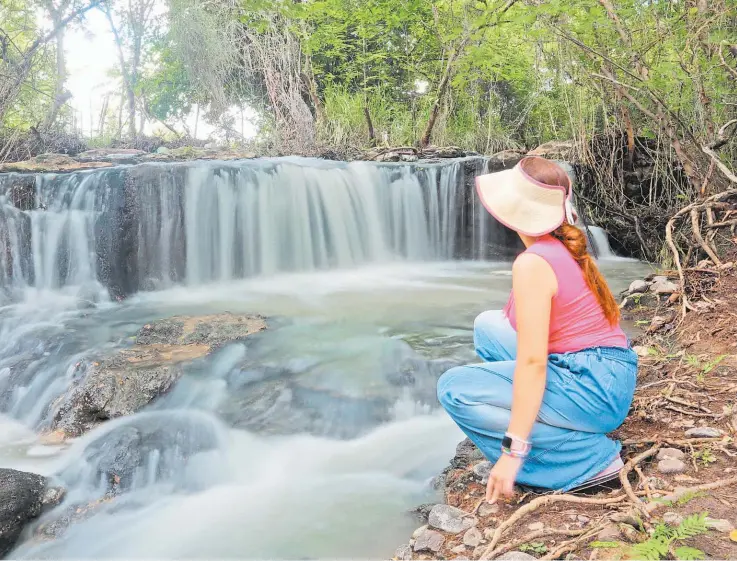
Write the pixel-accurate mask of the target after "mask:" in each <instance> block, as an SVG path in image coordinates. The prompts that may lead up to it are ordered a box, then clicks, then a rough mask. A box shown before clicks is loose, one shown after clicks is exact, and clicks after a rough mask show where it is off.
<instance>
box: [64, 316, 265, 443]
mask: <svg viewBox="0 0 737 561" xmlns="http://www.w3.org/2000/svg"><path fill="white" fill-rule="evenodd" d="M264 329H266V322H265V320H264V318H262V317H261V316H248V315H235V314H230V313H224V314H216V315H211V316H201V317H173V318H168V319H162V320H159V321H156V322H153V323H151V324H148V325H145V326H144V327H143V328H142V329H141V330H140V331H139V332H138V335H137V337H136V343H135V344H134V345H133V346H132V347H129V348H126V349H122V350H120V351H118V352H116V353H114V354H112V355H110V356H106V357H102V358H100V359H97V360H88V361H83V362H81V363H80V364H79V365H78V367H77V371H76V372H75V377H76V378H77V379H78V380H79V382H78V383H76V384H74V385H72V387H71V388H70V390H69V391H68V392H67V393H66V394H65V395H62V396H61V398H60V399H59V400H58V401H57V403H56V404H55V414H54V420H53V426H52V429H61V430H63V431H64V433H65V434H66V435H67V436H79V435H80V434H82V433H84V432H86V431H87V430H88V429H89V428H91V427H92V426H94V425H96V424H98V423H99V422H101V421H104V420H107V419H114V418H116V417H122V416H124V415H130V414H131V413H134V412H135V411H138V410H139V409H141V408H142V407H144V406H145V405H148V404H149V403H151V402H152V401H153V400H155V399H156V398H157V397H159V396H160V395H162V394H164V393H166V392H167V391H168V390H169V389H170V388H171V387H172V385H173V384H174V382H176V380H177V379H179V377H180V376H181V374H182V372H183V370H182V368H183V366H184V365H185V364H186V363H189V362H192V361H194V360H196V359H199V358H202V357H204V356H206V355H207V354H209V353H210V352H211V351H212V350H214V349H215V348H217V347H219V346H220V345H222V344H224V343H227V342H230V341H234V340H237V339H241V338H244V337H246V336H248V335H251V334H253V333H256V332H258V331H262V330H264Z"/></svg>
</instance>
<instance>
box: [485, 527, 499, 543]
mask: <svg viewBox="0 0 737 561" xmlns="http://www.w3.org/2000/svg"><path fill="white" fill-rule="evenodd" d="M495 532H496V528H486V529H485V530H484V537H485V538H486V539H487V540H493V539H494V533H495Z"/></svg>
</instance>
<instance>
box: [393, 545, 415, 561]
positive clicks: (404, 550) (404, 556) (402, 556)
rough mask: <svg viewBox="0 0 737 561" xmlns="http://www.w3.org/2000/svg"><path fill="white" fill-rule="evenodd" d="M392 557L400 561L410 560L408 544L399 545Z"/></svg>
mask: <svg viewBox="0 0 737 561" xmlns="http://www.w3.org/2000/svg"><path fill="white" fill-rule="evenodd" d="M394 557H395V559H399V560H400V561H409V560H410V559H412V547H411V546H410V545H409V544H408V543H406V544H404V545H400V546H399V547H398V548H397V550H396V551H395V552H394Z"/></svg>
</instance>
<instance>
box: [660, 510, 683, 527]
mask: <svg viewBox="0 0 737 561" xmlns="http://www.w3.org/2000/svg"><path fill="white" fill-rule="evenodd" d="M663 522H665V523H666V524H668V526H678V525H679V524H680V523H681V522H683V516H681V515H680V514H678V513H677V512H666V513H665V514H663Z"/></svg>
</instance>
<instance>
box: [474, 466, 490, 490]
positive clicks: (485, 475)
mask: <svg viewBox="0 0 737 561" xmlns="http://www.w3.org/2000/svg"><path fill="white" fill-rule="evenodd" d="M492 467H494V465H493V464H492V463H491V462H480V463H478V464H476V465H475V466H473V473H474V474H475V475H476V477H478V478H479V480H481V484H482V485H486V484H487V483H488V481H489V473H491V468H492Z"/></svg>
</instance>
